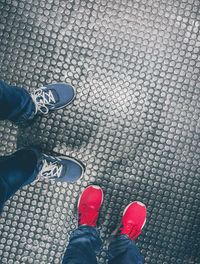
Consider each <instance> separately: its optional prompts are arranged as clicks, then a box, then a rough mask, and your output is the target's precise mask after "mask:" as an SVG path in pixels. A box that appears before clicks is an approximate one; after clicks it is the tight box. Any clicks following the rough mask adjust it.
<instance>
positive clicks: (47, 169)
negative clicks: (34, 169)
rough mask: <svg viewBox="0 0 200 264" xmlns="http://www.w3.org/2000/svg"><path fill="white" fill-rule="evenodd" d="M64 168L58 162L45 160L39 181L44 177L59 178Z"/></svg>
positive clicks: (38, 177)
mask: <svg viewBox="0 0 200 264" xmlns="http://www.w3.org/2000/svg"><path fill="white" fill-rule="evenodd" d="M62 169H63V165H62V164H58V163H57V162H56V161H55V162H47V161H46V160H44V161H43V165H42V169H41V170H40V172H39V174H38V176H37V181H38V180H43V179H49V180H51V179H55V178H59V177H60V175H61V172H62Z"/></svg>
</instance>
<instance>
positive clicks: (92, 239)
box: [62, 226, 101, 264]
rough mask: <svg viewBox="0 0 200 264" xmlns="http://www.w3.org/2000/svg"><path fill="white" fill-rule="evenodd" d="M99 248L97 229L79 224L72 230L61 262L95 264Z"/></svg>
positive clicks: (65, 263) (99, 241)
mask: <svg viewBox="0 0 200 264" xmlns="http://www.w3.org/2000/svg"><path fill="white" fill-rule="evenodd" d="M100 248H101V240H100V238H99V232H98V231H97V229H96V228H94V227H89V226H81V227H79V228H78V229H76V230H75V231H73V232H72V234H71V237H70V241H69V245H68V247H67V249H66V251H65V254H64V258H63V262H62V264H97V259H96V254H97V253H98V251H99V250H100Z"/></svg>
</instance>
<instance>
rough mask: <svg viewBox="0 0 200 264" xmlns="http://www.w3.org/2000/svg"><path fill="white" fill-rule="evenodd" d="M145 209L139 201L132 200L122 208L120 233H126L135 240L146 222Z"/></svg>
mask: <svg viewBox="0 0 200 264" xmlns="http://www.w3.org/2000/svg"><path fill="white" fill-rule="evenodd" d="M146 215H147V209H146V206H145V205H144V204H143V203H141V202H132V203H130V204H129V205H128V206H127V207H126V208H125V210H124V213H123V216H122V220H121V226H120V228H119V230H118V231H119V232H118V233H119V234H120V235H127V236H128V237H129V238H130V239H131V240H135V239H136V238H137V237H138V236H139V235H140V234H141V230H142V228H143V226H144V225H145V222H146Z"/></svg>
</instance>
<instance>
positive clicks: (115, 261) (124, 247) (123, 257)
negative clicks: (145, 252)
mask: <svg viewBox="0 0 200 264" xmlns="http://www.w3.org/2000/svg"><path fill="white" fill-rule="evenodd" d="M145 222H146V207H145V205H144V204H142V203H141V202H132V203H131V204H129V205H128V206H127V207H126V209H125V210H124V213H123V216H122V220H121V225H120V228H119V229H118V230H117V233H116V234H115V235H113V236H112V237H111V241H110V245H109V248H108V263H109V264H143V263H144V259H143V257H142V255H141V253H140V251H139V249H138V248H137V246H136V245H135V241H134V240H135V239H137V237H138V236H139V235H140V234H141V230H142V228H143V226H144V225H145Z"/></svg>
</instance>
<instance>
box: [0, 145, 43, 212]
mask: <svg viewBox="0 0 200 264" xmlns="http://www.w3.org/2000/svg"><path fill="white" fill-rule="evenodd" d="M38 157H39V153H37V152H36V151H33V150H31V149H22V150H19V151H17V152H15V153H14V154H12V155H10V156H5V157H0V212H1V210H2V208H3V205H4V203H5V201H6V200H8V199H9V198H10V197H11V196H12V195H13V194H14V193H15V192H16V191H17V190H19V189H20V188H21V187H23V186H25V185H27V184H29V183H31V182H32V181H34V180H35V178H36V176H37V172H36V170H35V169H36V165H37V161H38Z"/></svg>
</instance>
